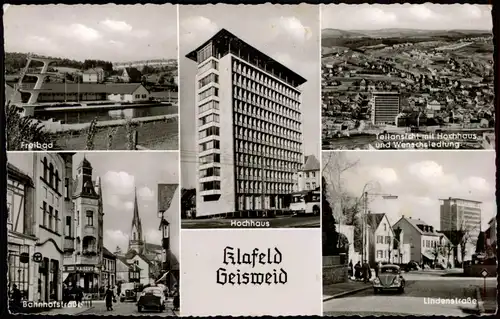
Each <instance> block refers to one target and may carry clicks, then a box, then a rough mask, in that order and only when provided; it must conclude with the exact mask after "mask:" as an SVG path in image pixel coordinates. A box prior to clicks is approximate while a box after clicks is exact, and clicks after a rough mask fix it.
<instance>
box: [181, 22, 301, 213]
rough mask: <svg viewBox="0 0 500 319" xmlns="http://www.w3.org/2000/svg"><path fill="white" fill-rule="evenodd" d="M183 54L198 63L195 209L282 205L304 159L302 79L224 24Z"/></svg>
mask: <svg viewBox="0 0 500 319" xmlns="http://www.w3.org/2000/svg"><path fill="white" fill-rule="evenodd" d="M187 57H188V58H189V59H191V60H193V61H194V62H196V63H197V64H198V72H197V75H196V96H197V103H196V105H197V108H196V109H197V112H196V121H197V122H198V143H197V144H198V147H199V150H198V155H197V158H198V163H199V167H198V185H197V189H196V198H197V209H196V215H197V217H203V216H215V215H218V214H228V213H229V214H236V215H243V216H249V215H253V214H255V215H258V214H263V213H264V211H265V210H279V209H282V208H284V207H286V206H287V204H288V203H287V198H288V196H287V195H288V194H290V193H291V192H292V191H293V186H294V178H293V175H294V173H295V172H297V171H298V170H299V169H300V168H301V166H302V165H303V162H302V160H303V154H302V132H301V109H300V104H301V99H300V97H301V91H300V89H299V86H300V85H302V84H304V83H305V82H306V79H304V78H303V77H301V76H300V75H298V74H297V73H295V72H294V71H292V70H290V69H289V68H287V67H285V66H284V65H282V64H280V63H279V62H277V61H275V60H273V59H272V58H270V57H269V56H267V55H266V54H264V53H262V52H261V51H259V50H258V49H256V48H255V47H253V46H251V45H250V44H248V43H246V42H244V41H243V40H242V39H240V38H238V37H236V36H235V35H233V34H232V33H230V32H229V31H227V30H225V29H222V30H220V31H219V32H218V33H217V34H215V35H214V36H213V37H211V38H210V39H208V40H207V41H206V42H205V43H203V44H202V45H201V46H199V47H198V48H196V49H195V50H193V51H192V52H190V53H189V54H187Z"/></svg>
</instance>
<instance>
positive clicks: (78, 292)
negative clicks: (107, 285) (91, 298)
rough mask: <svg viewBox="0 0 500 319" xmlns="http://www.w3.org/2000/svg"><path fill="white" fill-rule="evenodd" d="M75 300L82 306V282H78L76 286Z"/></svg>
mask: <svg viewBox="0 0 500 319" xmlns="http://www.w3.org/2000/svg"><path fill="white" fill-rule="evenodd" d="M75 300H76V304H77V305H78V306H79V307H80V306H81V305H82V302H83V289H82V288H81V287H80V284H76V286H75Z"/></svg>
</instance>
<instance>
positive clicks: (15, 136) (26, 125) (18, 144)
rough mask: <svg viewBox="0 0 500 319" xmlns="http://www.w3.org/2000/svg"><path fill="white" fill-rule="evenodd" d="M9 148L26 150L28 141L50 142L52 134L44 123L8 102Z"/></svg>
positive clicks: (7, 128) (7, 129) (7, 127)
mask: <svg viewBox="0 0 500 319" xmlns="http://www.w3.org/2000/svg"><path fill="white" fill-rule="evenodd" d="M6 108H7V112H6V120H5V122H6V123H5V124H6V132H7V134H6V135H7V150H9V151H21V150H22V151H26V150H27V149H26V147H25V145H26V144H27V143H40V144H42V145H44V144H45V145H46V144H49V143H50V142H51V141H52V140H51V135H50V133H48V132H47V131H45V130H44V126H43V124H42V123H41V122H40V121H39V120H37V119H34V118H32V117H28V116H22V114H21V112H20V108H18V107H17V106H15V105H11V104H10V102H7V105H6Z"/></svg>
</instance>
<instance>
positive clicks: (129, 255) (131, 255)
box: [125, 249, 152, 265]
mask: <svg viewBox="0 0 500 319" xmlns="http://www.w3.org/2000/svg"><path fill="white" fill-rule="evenodd" d="M135 256H138V257H139V258H141V259H142V260H144V261H145V262H146V263H148V264H149V265H151V264H152V260H151V259H150V258H148V257H147V256H146V255H144V254H141V253H138V252H136V251H135V250H134V249H131V250H129V251H128V252H127V253H126V254H125V258H127V259H133V258H134V257H135Z"/></svg>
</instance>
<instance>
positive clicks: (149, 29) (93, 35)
mask: <svg viewBox="0 0 500 319" xmlns="http://www.w3.org/2000/svg"><path fill="white" fill-rule="evenodd" d="M76 8H78V10H75V9H76ZM5 9H6V10H5V16H4V27H5V59H4V64H5V78H6V79H5V93H6V99H5V102H6V109H7V121H6V123H7V127H6V130H7V132H8V134H7V136H8V138H7V149H8V150H9V151H31V150H39V151H40V150H41V151H58V150H67V151H68V150H69V151H73V150H144V149H153V150H178V149H179V141H178V140H179V123H178V103H177V100H178V72H177V69H178V68H177V22H176V21H177V9H176V6H175V5H168V4H164V5H162V6H156V5H137V6H116V5H95V6H92V5H77V7H75V6H68V5H39V6H23V5H10V6H7V7H6V8H5ZM76 12H77V13H78V14H75V13H76ZM146 17H147V18H146ZM21 30H22V31H21Z"/></svg>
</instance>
